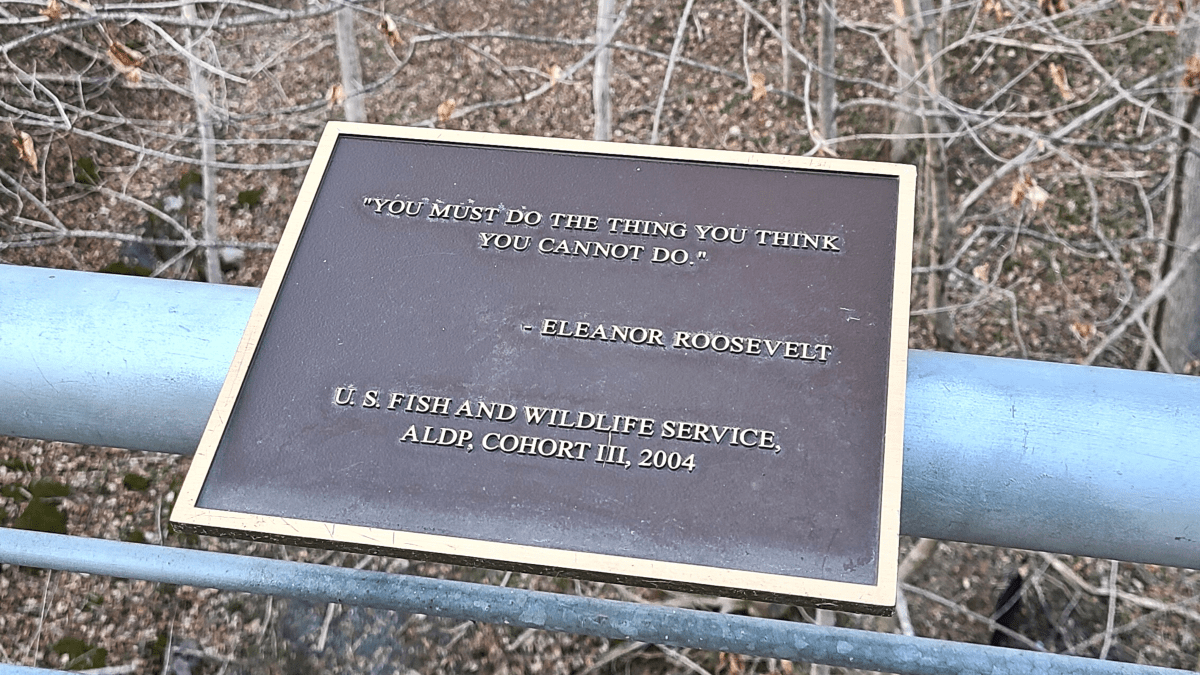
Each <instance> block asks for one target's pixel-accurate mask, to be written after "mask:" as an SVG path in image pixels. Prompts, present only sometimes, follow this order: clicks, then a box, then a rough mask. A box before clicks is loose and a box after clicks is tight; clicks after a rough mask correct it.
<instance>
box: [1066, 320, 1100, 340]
mask: <svg viewBox="0 0 1200 675" xmlns="http://www.w3.org/2000/svg"><path fill="white" fill-rule="evenodd" d="M1071 332H1072V333H1074V334H1075V337H1077V338H1079V339H1080V340H1081V341H1083V342H1087V341H1088V340H1090V339H1092V336H1093V335H1095V334H1096V326H1095V324H1090V323H1083V322H1082V321H1075V322H1072V323H1071Z"/></svg>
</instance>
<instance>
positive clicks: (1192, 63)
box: [1183, 54, 1200, 89]
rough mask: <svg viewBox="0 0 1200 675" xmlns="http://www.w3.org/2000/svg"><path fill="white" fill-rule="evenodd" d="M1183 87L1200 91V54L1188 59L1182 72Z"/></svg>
mask: <svg viewBox="0 0 1200 675" xmlns="http://www.w3.org/2000/svg"><path fill="white" fill-rule="evenodd" d="M1183 86H1184V87H1186V88H1188V89H1200V54H1192V55H1191V56H1189V57H1188V59H1187V64H1186V65H1185V66H1184V70H1183Z"/></svg>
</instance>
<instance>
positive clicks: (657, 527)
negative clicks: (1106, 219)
mask: <svg viewBox="0 0 1200 675" xmlns="http://www.w3.org/2000/svg"><path fill="white" fill-rule="evenodd" d="M913 191H914V173H913V170H912V167H908V166H899V165H888V164H870V163H864V162H851V161H842V160H823V159H808V158H796V157H778V156H770V155H755V154H747V153H730V152H716V151H699V150H684V149H676V148H656V147H646V146H631V145H618V144H601V143H592V142H582V141H565V140H552V139H537V138H526V137H518V136H497V135H485V134H474V133H466V132H450V131H438V130H416V129H404V128H396V127H380V126H371V125H358V124H348V123H331V124H330V125H329V126H328V128H327V129H326V132H325V134H324V136H323V137H322V139H321V142H320V145H319V147H318V149H317V152H316V155H315V158H314V160H313V164H312V167H311V168H310V170H309V173H308V176H307V178H306V179H305V182H304V186H303V188H302V191H301V195H300V197H299V198H298V200H297V203H296V206H295V209H294V211H293V213H292V217H291V219H290V220H289V222H288V226H287V230H286V231H285V233H284V236H283V240H282V242H281V244H280V248H279V251H278V253H277V254H276V257H275V260H274V262H273V264H272V266H271V270H270V272H269V273H268V276H267V279H266V281H265V283H264V285H263V290H262V293H261V294H260V296H259V300H258V304H257V305H256V307H255V310H254V313H253V316H252V318H251V320H250V323H249V325H248V327H247V329H246V333H245V336H244V337H243V340H242V344H241V347H240V349H239V351H238V354H237V357H236V358H235V360H234V363H233V366H232V368H231V370H230V373H229V377H228V379H227V381H226V383H225V386H224V388H223V390H222V392H221V395H220V398H219V400H218V402H217V405H216V408H215V409H214V411H213V414H212V418H211V420H210V422H209V425H208V428H207V430H206V433H205V435H204V438H203V440H202V442H201V446H200V448H199V450H198V452H197V455H196V459H195V461H194V463H193V465H192V469H191V471H190V473H189V474H188V478H187V481H186V483H185V485H184V488H183V491H182V494H181V496H180V499H179V503H178V504H177V506H176V507H175V510H174V514H173V516H172V519H173V520H174V521H175V522H176V523H177V524H178V525H180V526H182V527H184V528H190V529H192V530H195V531H203V532H210V533H226V534H233V535H235V536H246V537H266V538H273V539H277V540H282V541H290V542H296V543H309V544H318V545H326V546H329V547H334V548H348V549H354V550H379V551H390V552H402V553H403V554H405V555H412V556H417V557H427V558H433V559H442V560H451V561H459V562H466V563H473V564H483V565H494V566H500V567H506V568H514V569H528V570H538V571H549V572H556V573H562V574H567V575H577V576H583V577H590V578H601V579H611V580H617V581H626V582H630V583H645V584H652V585H661V586H670V587H677V588H685V589H695V590H702V591H709V592H714V593H722V594H731V595H743V596H749V597H757V598H769V599H779V600H791V601H808V602H812V601H814V600H817V601H826V602H831V603H834V604H836V605H838V606H840V607H848V608H858V609H865V610H868V611H873V610H880V609H883V608H887V607H890V606H891V605H892V604H893V601H894V597H895V569H896V555H897V539H898V522H899V510H900V463H901V448H902V439H901V433H902V430H903V401H904V378H905V368H906V362H905V356H906V354H907V351H906V335H907V320H908V284H909V257H910V255H911V222H912V209H913Z"/></svg>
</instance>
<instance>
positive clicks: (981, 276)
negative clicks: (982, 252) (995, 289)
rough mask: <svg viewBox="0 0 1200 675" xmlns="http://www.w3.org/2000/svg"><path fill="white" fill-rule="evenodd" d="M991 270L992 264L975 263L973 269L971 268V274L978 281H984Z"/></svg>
mask: <svg viewBox="0 0 1200 675" xmlns="http://www.w3.org/2000/svg"><path fill="white" fill-rule="evenodd" d="M991 271H992V264H991V263H983V264H982V265H976V266H975V269H973V270H971V275H972V276H974V277H975V278H976V279H978V280H980V281H983V282H986V281H987V280H988V277H989V276H990V275H991Z"/></svg>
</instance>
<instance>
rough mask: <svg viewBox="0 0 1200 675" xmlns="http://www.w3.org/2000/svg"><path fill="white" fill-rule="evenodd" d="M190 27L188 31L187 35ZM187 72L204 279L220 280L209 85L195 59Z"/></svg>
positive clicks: (191, 8) (190, 14) (191, 9)
mask: <svg viewBox="0 0 1200 675" xmlns="http://www.w3.org/2000/svg"><path fill="white" fill-rule="evenodd" d="M181 11H182V14H183V18H184V19H186V20H188V21H196V20H197V15H196V6H195V5H194V4H192V3H188V4H186V5H184V6H183V7H182V9H181ZM191 33H192V31H190V30H189V31H188V34H189V37H190V36H191ZM188 75H189V76H190V78H191V84H192V97H193V98H194V99H196V127H197V128H198V129H199V131H200V161H201V162H202V166H201V167H200V175H201V179H200V188H201V189H202V190H203V191H204V216H203V218H204V220H203V221H202V222H201V231H202V232H203V233H204V241H206V242H208V244H207V245H206V246H205V247H204V280H205V281H207V282H209V283H212V284H219V283H222V282H223V281H224V280H223V279H222V277H221V261H220V259H219V258H218V257H217V248H216V246H214V245H213V243H212V242H214V241H216V240H217V167H216V161H217V148H216V139H215V137H214V136H215V135H214V133H213V120H212V98H211V95H210V93H209V89H208V76H207V75H206V74H205V73H204V69H202V68H201V67H200V66H198V65H197V64H196V62H195V61H190V60H189V61H188Z"/></svg>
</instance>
